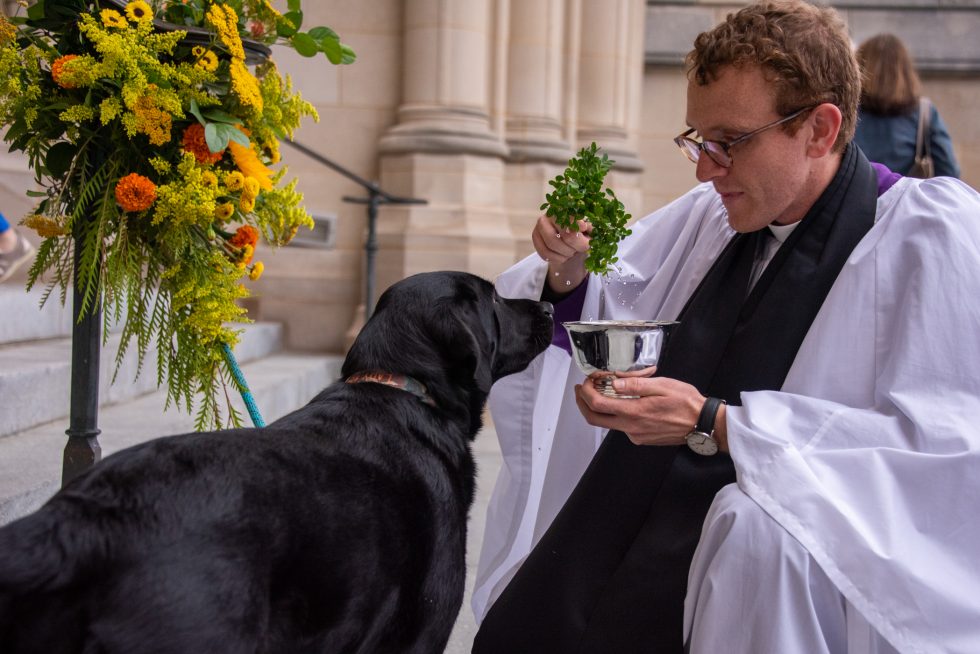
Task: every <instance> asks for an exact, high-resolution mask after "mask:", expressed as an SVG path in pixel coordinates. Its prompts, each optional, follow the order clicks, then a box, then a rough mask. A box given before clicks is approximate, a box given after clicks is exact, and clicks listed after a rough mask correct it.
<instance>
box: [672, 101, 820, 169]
mask: <svg viewBox="0 0 980 654" xmlns="http://www.w3.org/2000/svg"><path fill="white" fill-rule="evenodd" d="M814 108H815V106H814V107H804V108H802V109H799V110H797V111H794V112H793V113H791V114H790V115H788V116H786V117H785V118H780V119H779V120H777V121H775V122H773V123H769V124H768V125H763V126H762V127H760V128H759V129H755V130H752V131H751V132H749V133H748V134H742V135H741V136H739V137H738V138H737V139H735V140H734V141H728V142H727V143H726V142H724V141H708V140H704V139H702V140H701V141H695V140H694V139H692V138H691V136H690V135H691V134H693V133H694V131H695V129H694V128H693V127H692V128H691V129H689V130H687V131H686V132H684V133H683V134H681V135H680V136H678V137H677V138H675V139H674V143H676V144H677V147H679V148H680V149H681V152H683V153H684V156H685V157H687V158H688V159H690V160H691V161H693V162H694V163H697V162H698V159H700V158H701V152H702V151H703V152H705V153H706V154H707V155H708V156H709V157H710V158H711V160H712V161H714V162H715V163H716V164H718V165H719V166H721V167H722V168H731V167H732V163H733V161H732V152H731V150H732V148H733V147H735V146H736V145H738V144H739V143H744V142H745V141H748V140H749V139H750V138H752V137H753V136H755V135H756V134H761V133H762V132H764V131H766V130H767V129H771V128H773V127H775V126H776V125H782V124H783V123H787V122H789V121H791V120H793V119H794V118H796V117H797V116H799V115H800V114H802V113H804V112H807V111H810V110H811V109H814Z"/></svg>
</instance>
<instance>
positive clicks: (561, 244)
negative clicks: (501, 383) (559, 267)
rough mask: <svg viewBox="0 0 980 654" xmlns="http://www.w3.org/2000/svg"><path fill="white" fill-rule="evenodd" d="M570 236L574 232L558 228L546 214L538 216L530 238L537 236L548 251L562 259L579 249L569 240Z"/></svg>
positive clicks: (573, 234)
mask: <svg viewBox="0 0 980 654" xmlns="http://www.w3.org/2000/svg"><path fill="white" fill-rule="evenodd" d="M572 236H575V233H574V232H570V231H568V230H560V229H559V228H558V227H556V226H555V223H554V221H552V220H551V219H550V218H549V217H548V216H541V217H540V218H538V222H537V225H536V226H535V228H534V230H533V231H532V233H531V238H532V239H534V238H535V237H537V239H539V240H540V243H541V244H542V245H543V246H544V247H545V249H546V250H547V251H548V252H550V253H554V255H555V256H557V257H563V258H564V259H568V258H569V257H571V256H573V255H574V254H575V253H576V252H579V251H580V250H579V249H577V247H576V246H575V245H573V244H572V243H570V242H569V239H570V238H571V237H572Z"/></svg>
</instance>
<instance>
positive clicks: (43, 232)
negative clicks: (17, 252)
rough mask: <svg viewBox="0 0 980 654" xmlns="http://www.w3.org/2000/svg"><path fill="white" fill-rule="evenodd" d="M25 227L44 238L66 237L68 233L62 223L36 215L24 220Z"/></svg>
mask: <svg viewBox="0 0 980 654" xmlns="http://www.w3.org/2000/svg"><path fill="white" fill-rule="evenodd" d="M24 226H25V227H29V228H30V229H33V230H34V231H35V232H37V234H38V236H40V237H42V238H53V237H55V236H64V235H65V234H66V233H67V232H66V231H65V228H64V227H63V226H62V225H61V223H60V222H58V221H57V220H55V219H54V218H49V217H47V216H41V215H39V214H34V215H31V216H28V217H27V218H25V219H24Z"/></svg>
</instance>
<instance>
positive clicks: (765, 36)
mask: <svg viewBox="0 0 980 654" xmlns="http://www.w3.org/2000/svg"><path fill="white" fill-rule="evenodd" d="M687 65H688V78H689V79H690V80H691V81H692V82H696V83H697V84H700V85H705V84H708V83H710V82H711V81H713V80H715V79H717V78H718V75H719V74H720V73H721V71H722V69H723V68H724V67H726V66H736V67H738V66H755V65H757V66H761V67H762V69H763V71H765V72H766V73H767V77H768V78H769V79H770V80H771V81H772V83H773V84H774V85H775V87H776V111H777V112H778V113H779V114H780V115H783V116H788V115H789V114H791V113H793V112H794V111H796V110H798V109H801V108H803V107H810V106H814V105H817V104H821V103H824V102H829V103H831V104H834V105H836V106H837V108H838V109H840V111H841V114H843V121H842V123H841V128H840V133H839V134H838V135H837V140H836V141H835V142H834V151H835V152H840V151H843V149H844V146H845V145H847V143H849V142H850V141H851V139H852V138H853V137H854V128H855V126H856V125H857V107H858V99H859V97H860V94H861V76H860V72H859V68H858V64H857V60H856V59H855V57H854V53H853V51H852V48H851V41H850V37H849V36H848V32H847V26H846V24H845V23H844V20H843V19H842V18H841V16H840V14H838V13H837V11H836V10H834V9H833V8H831V7H820V6H815V5H811V4H809V3H807V2H803V1H802V0H762V1H760V2H756V3H754V4H751V5H749V6H747V7H745V8H743V9H741V10H739V11H738V12H735V13H732V14H729V15H728V16H727V17H726V19H725V22H723V23H721V24H720V25H718V26H717V27H715V28H714V29H712V30H710V31H707V32H703V33H701V34H700V35H698V37H697V38H696V39H695V40H694V49H693V50H692V51H691V52H690V53H689V54H688V55H687ZM802 120H803V118H802V117H801V118H800V119H797V120H792V121H790V122H789V123H787V127H786V129H788V131H790V133H793V131H794V130H796V129H799V125H800V122H801V121H802Z"/></svg>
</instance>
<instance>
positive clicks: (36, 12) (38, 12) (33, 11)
mask: <svg viewBox="0 0 980 654" xmlns="http://www.w3.org/2000/svg"><path fill="white" fill-rule="evenodd" d="M27 17H28V18H29V19H30V20H41V19H43V18H44V0H38V1H37V2H36V3H34V4H32V5H31V6H30V7H28V8H27Z"/></svg>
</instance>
